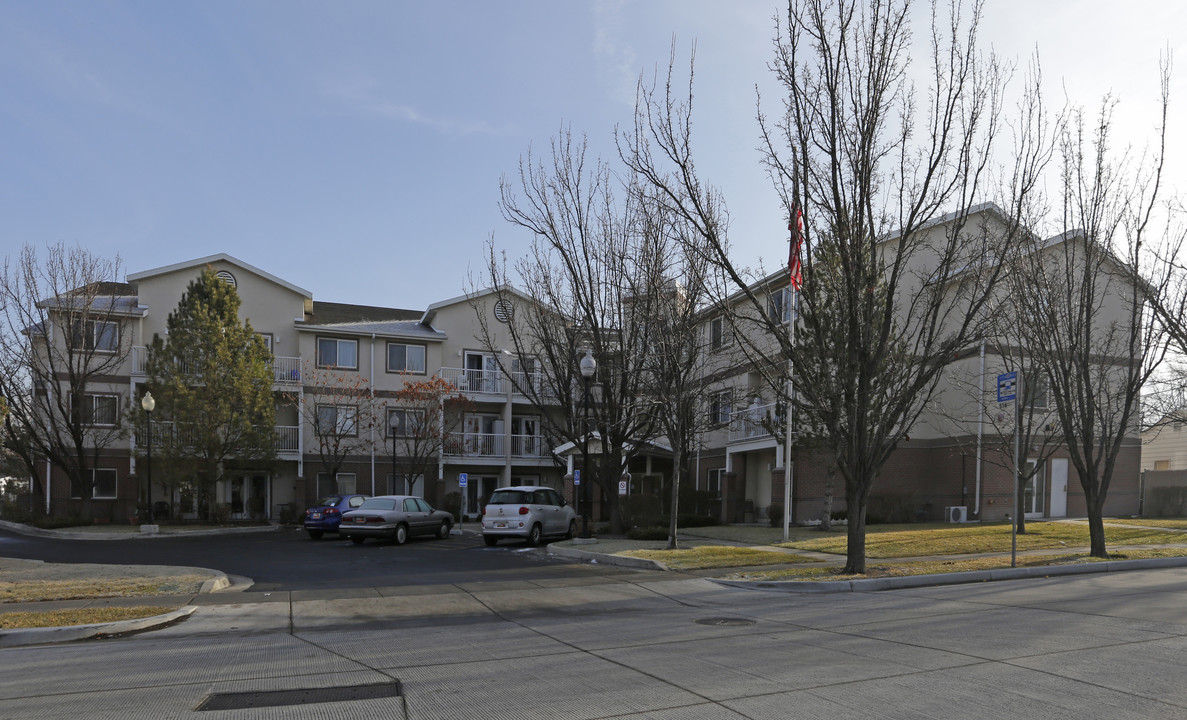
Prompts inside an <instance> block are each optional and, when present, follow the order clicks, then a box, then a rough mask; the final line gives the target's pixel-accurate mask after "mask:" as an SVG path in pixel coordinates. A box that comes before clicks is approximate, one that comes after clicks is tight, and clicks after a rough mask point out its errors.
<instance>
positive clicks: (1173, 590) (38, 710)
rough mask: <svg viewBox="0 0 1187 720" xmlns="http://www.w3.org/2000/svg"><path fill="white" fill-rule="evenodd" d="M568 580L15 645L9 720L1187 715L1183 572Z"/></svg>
mask: <svg viewBox="0 0 1187 720" xmlns="http://www.w3.org/2000/svg"><path fill="white" fill-rule="evenodd" d="M572 567H573V572H572V573H570V574H568V575H566V576H564V577H552V578H548V577H536V578H529V579H519V580H506V581H487V582H481V581H480V582H470V583H457V584H451V585H422V586H406V585H405V586H397V587H372V588H357V589H347V588H343V589H335V588H326V589H306V590H297V591H265V592H253V593H244V594H228V595H212V596H206V598H205V599H204V600H203V602H204V603H210V604H203V605H202V606H201V607H199V608H198V610H197V612H195V613H194V614H193V615H192V616H191V617H190V618H189V619H188V620H185V621H184V622H181V623H180V624H178V625H175V626H173V627H170V628H166V629H162V630H157V631H154V632H151V633H145V634H141V635H135V636H129V637H121V638H111V639H105V640H98V641H91V642H82V643H72V644H64V645H56V646H41V647H25V648H14V649H10V650H0V668H3V672H0V717H3V718H8V717H12V718H22V719H24V718H76V717H86V718H154V719H156V718H274V717H275V718H281V717H283V718H372V717H374V718H414V719H416V720H421V719H428V718H443V719H444V718H448V719H451V720H452V719H457V718H460V719H467V718H474V719H478V718H481V719H483V720H491V719H495V720H500V719H503V718H583V719H584V718H619V719H622V718H629V719H632V720H643V719H648V720H660V719H661V718H690V719H696V720H718V719H721V720H725V719H736V718H813V719H817V718H859V719H871V720H872V719H875V718H1005V717H1034V718H1069V719H1070V718H1076V719H1077V720H1085V719H1089V720H1091V719H1093V718H1099V719H1101V720H1106V719H1107V720H1127V719H1130V718H1132V719H1134V720H1137V719H1138V718H1141V719H1143V720H1146V719H1148V718H1187V683H1184V682H1183V681H1182V680H1183V677H1184V670H1185V668H1184V664H1185V661H1184V658H1187V569H1181V568H1179V569H1161V570H1145V571H1135V572H1124V573H1106V574H1099V575H1077V576H1068V577H1060V578H1050V579H1031V580H1019V581H1009V582H994V583H983V584H977V585H959V586H947V587H933V588H915V589H909V590H894V591H886V592H877V593H843V594H836V595H829V594H811V595H800V594H794V593H783V592H771V591H756V590H744V589H738V588H728V587H722V586H719V585H717V584H714V583H712V582H711V581H708V580H704V579H699V578H690V577H688V576H682V575H678V574H672V573H660V572H653V571H651V572H630V571H624V570H621V569H618V570H615V571H612V572H608V571H607V569H606V568H600V567H596V566H589V565H573V566H572ZM283 691H297V692H283ZM397 691H398V692H399V696H395V695H396V693H397ZM343 698H353V699H343ZM202 703H212V704H213V705H214V706H219V707H224V708H239V709H223V710H197V709H196V708H198V707H199V706H200V705H201V704H202ZM220 703H221V705H220Z"/></svg>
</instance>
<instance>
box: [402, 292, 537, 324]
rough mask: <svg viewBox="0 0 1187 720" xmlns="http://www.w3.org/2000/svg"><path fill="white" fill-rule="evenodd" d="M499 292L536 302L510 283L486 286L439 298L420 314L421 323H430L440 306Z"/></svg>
mask: <svg viewBox="0 0 1187 720" xmlns="http://www.w3.org/2000/svg"><path fill="white" fill-rule="evenodd" d="M499 293H510V294H512V295H514V296H516V297H517V298H519V299H520V300H523V301H525V302H530V303H535V302H536V301H535V300H534V299H532V297H531V296H529V295H526V294H524V293H522V292H520V291H519V290H516V289H515V288H513V287H511V286H510V285H508V286H507V287H504V288H486V289H484V290H475V291H474V292H470V293H466V294H465V295H458V296H457V297H452V298H449V299H448V300H440V301H438V302H435V303H433V304H432V305H430V306H429V307H428V309H427V310H425V312H424V315H423V316H421V318H420V321H421V322H422V323H424V324H425V325H431V324H432V322H433V318H435V317H436V316H437V311H438V310H440V309H441V308H446V307H449V306H451V305H457V304H459V303H463V302H464V303H470V302H473V301H475V300H477V299H479V298H483V297H487V296H488V295H498V294H499Z"/></svg>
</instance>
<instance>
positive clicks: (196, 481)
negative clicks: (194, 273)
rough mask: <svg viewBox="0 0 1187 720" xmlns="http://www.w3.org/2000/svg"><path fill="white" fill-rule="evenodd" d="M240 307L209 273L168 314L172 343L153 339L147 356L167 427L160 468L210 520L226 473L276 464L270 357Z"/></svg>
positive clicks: (160, 442)
mask: <svg viewBox="0 0 1187 720" xmlns="http://www.w3.org/2000/svg"><path fill="white" fill-rule="evenodd" d="M239 305H240V301H239V295H238V294H237V293H236V291H235V288H234V287H232V286H231V285H230V284H228V283H226V282H224V281H223V280H221V279H219V278H218V276H217V275H216V274H215V272H214V270H213V269H211V268H209V267H207V268H206V269H205V270H203V271H202V275H201V276H200V277H199V278H198V279H196V280H194V281H193V282H191V283H190V285H189V287H188V288H187V289H186V292H185V294H183V295H182V297H181V301H180V302H179V303H178V305H177V309H176V310H174V311H173V312H172V313H170V314H169V318H168V319H167V321H166V327H167V328H168V337H167V338H165V339H162V338H161V337H160V336H159V335H154V336H153V341H152V346H151V348H150V349H149V353H148V367H147V370H148V376H149V388H150V389H151V390H152V392H153V395H154V396H155V397H156V399H157V410H158V411H157V413H156V418H155V419H156V420H157V421H160V422H161V423H162V427H161V429H158V428H154V443H155V444H156V448H155V451H156V452H158V453H159V455H154V458H153V459H154V462H156V463H158V465H157V467H158V468H160V469H161V470H162V474H163V475H164V476H165V477H167V478H169V480H167V481H166V482H167V485H169V486H170V487H171V488H174V487H177V488H188V489H191V490H193V491H194V492H195V494H196V495H197V498H198V506H199V512H200V513H201V514H202V515H203V516H205V517H209V516H210V514H211V511H212V510H214V509H215V508H214V506H213V505H212V502H211V501H212V499H213V498H214V492H215V489H216V487H217V484H218V482H219V481H221V480H223V479H224V478H225V477H226V476H227V475H228V473H230V472H231V471H232V470H234V469H235V468H237V467H243V468H245V467H251V468H252V469H259V468H260V467H261V466H262V465H268V464H270V463H271V462H272V461H274V460H275V457H276V452H275V430H274V425H275V421H276V402H275V399H274V398H273V396H272V379H273V377H272V361H271V354H270V353H269V351H268V349H267V347H266V346H265V345H264V343H263V340H262V339H261V338H260V337H259V336H258V335H257V334H256V333H255V331H253V330H252V327H251V323H250V322H249V321H246V320H245V321H244V322H242V323H240V321H239ZM167 423H171V425H170V424H167ZM158 458H159V460H158Z"/></svg>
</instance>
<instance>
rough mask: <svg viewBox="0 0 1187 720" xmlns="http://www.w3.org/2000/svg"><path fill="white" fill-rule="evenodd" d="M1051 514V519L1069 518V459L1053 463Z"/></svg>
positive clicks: (1057, 459) (1060, 459)
mask: <svg viewBox="0 0 1187 720" xmlns="http://www.w3.org/2000/svg"><path fill="white" fill-rule="evenodd" d="M1050 508H1051V512H1050V513H1049V517H1053V518H1054V517H1067V459H1066V458H1055V459H1053V460H1052V461H1051V505H1050Z"/></svg>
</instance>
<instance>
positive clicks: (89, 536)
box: [0, 520, 281, 540]
mask: <svg viewBox="0 0 1187 720" xmlns="http://www.w3.org/2000/svg"><path fill="white" fill-rule="evenodd" d="M0 528H3V529H5V530H11V531H12V532H15V533H20V534H22V535H32V536H35V537H46V538H58V539H61V540H150V539H158V538H169V537H181V536H186V537H189V536H198V535H241V534H247V533H257V532H275V531H277V530H279V529H280V528H281V526H280V525H277V524H275V523H273V524H270V525H252V526H250V527H227V528H216V529H210V530H172V529H171V530H166V531H165V532H154V533H141V532H127V533H90V532H70V531H69V530H45V529H43V528H38V527H33V526H32V525H24V524H21V523H14V522H11V521H8V520H0Z"/></svg>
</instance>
